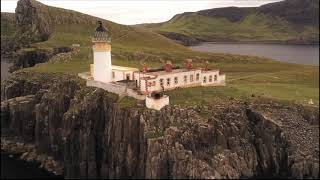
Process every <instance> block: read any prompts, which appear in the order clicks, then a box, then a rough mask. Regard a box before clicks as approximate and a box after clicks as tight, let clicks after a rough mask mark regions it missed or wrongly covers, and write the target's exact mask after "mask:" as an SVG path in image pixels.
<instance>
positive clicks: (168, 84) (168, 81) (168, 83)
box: [167, 78, 170, 86]
mask: <svg viewBox="0 0 320 180" xmlns="http://www.w3.org/2000/svg"><path fill="white" fill-rule="evenodd" d="M167 86H170V78H168V79H167Z"/></svg>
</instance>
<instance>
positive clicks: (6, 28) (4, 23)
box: [1, 12, 16, 38]
mask: <svg viewBox="0 0 320 180" xmlns="http://www.w3.org/2000/svg"><path fill="white" fill-rule="evenodd" d="M15 29H16V27H15V21H14V13H6V12H1V38H3V37H7V36H12V35H13V34H14V32H15Z"/></svg>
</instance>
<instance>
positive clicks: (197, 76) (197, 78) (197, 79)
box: [196, 73, 200, 81]
mask: <svg viewBox="0 0 320 180" xmlns="http://www.w3.org/2000/svg"><path fill="white" fill-rule="evenodd" d="M199 79H200V74H199V73H197V75H196V81H199Z"/></svg>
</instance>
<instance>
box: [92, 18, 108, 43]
mask: <svg viewBox="0 0 320 180" xmlns="http://www.w3.org/2000/svg"><path fill="white" fill-rule="evenodd" d="M98 23H99V26H98V27H97V28H96V31H95V32H94V34H93V38H92V41H94V42H109V41H110V39H109V38H108V29H106V28H104V27H103V25H102V22H101V21H98Z"/></svg>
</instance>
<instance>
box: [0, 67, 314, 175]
mask: <svg viewBox="0 0 320 180" xmlns="http://www.w3.org/2000/svg"><path fill="white" fill-rule="evenodd" d="M1 88H2V91H1V93H2V102H1V127H2V131H3V130H4V131H5V132H7V133H6V136H3V137H5V141H4V142H8V143H7V144H10V145H6V147H7V148H9V149H11V148H12V149H16V148H18V149H19V147H24V148H20V150H21V151H20V152H21V153H22V155H23V154H24V153H25V155H24V156H23V158H24V159H36V160H37V159H39V160H41V157H43V158H42V161H41V163H42V164H43V167H44V168H46V169H47V170H49V171H51V172H54V171H55V172H56V173H58V174H60V173H61V172H62V167H63V176H64V177H65V178H250V177H266V176H268V177H286V178H288V177H291V178H318V177H319V142H318V140H319V109H318V107H305V106H302V105H295V104H285V103H282V102H277V101H272V100H267V99H265V100H264V99H259V98H253V99H251V100H250V101H249V102H243V101H241V100H237V99H232V98H231V99H228V98H224V99H221V100H217V101H215V102H213V103H212V104H209V105H205V107H204V106H203V107H202V106H201V107H183V106H175V105H173V106H167V107H165V108H164V109H162V110H161V111H154V110H148V109H145V108H144V107H142V106H138V105H134V106H132V107H121V106H120V105H119V104H118V97H117V96H115V95H112V94H110V93H107V92H105V91H103V90H102V89H95V88H88V87H85V85H84V83H83V82H82V81H81V80H78V79H77V78H76V77H73V76H71V75H62V74H49V73H48V74H46V73H41V74H38V73H34V72H24V71H18V72H15V73H14V74H12V76H11V77H10V78H9V79H8V80H7V81H6V82H5V83H4V84H3V85H2V87H1ZM204 109H206V112H207V115H205V116H204V115H203V114H202V111H203V110H204ZM10 137H20V138H21V139H22V140H23V142H28V144H24V145H23V146H22V145H21V144H17V142H16V141H14V140H13V141H10V143H9V141H8V138H10ZM18 143H19V142H18ZM2 146H3V145H2ZM2 146H1V147H2ZM18 146H19V147H18ZM10 147H11V148H10ZM28 148H29V149H28ZM43 155H47V156H43Z"/></svg>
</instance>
